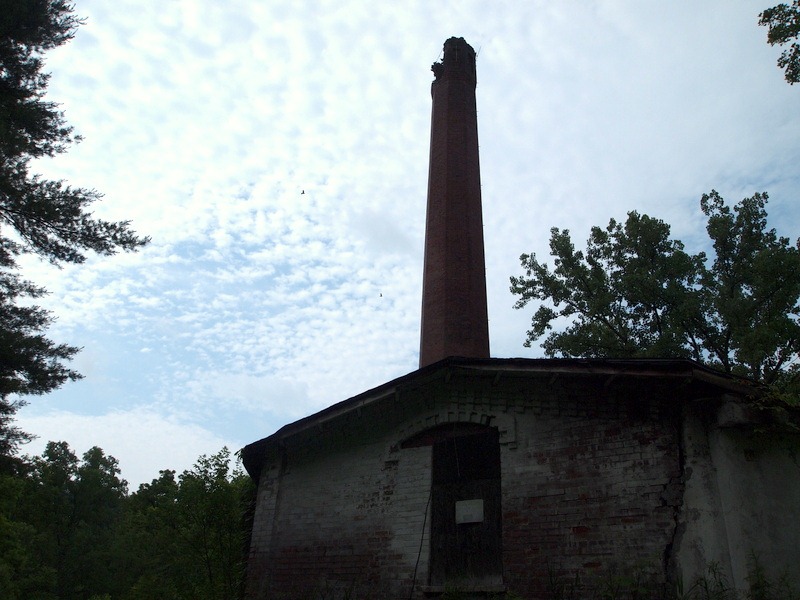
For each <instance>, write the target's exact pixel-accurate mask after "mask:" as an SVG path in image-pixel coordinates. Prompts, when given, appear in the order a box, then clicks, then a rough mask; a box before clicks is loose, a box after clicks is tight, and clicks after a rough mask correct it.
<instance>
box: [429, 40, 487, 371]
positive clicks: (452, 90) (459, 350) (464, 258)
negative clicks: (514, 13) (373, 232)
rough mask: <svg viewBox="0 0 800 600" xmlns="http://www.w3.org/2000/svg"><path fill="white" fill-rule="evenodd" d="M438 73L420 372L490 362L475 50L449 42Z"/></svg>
mask: <svg viewBox="0 0 800 600" xmlns="http://www.w3.org/2000/svg"><path fill="white" fill-rule="evenodd" d="M432 70H433V74H434V76H435V80H434V81H433V83H432V84H431V96H432V97H433V110H432V114H431V155H430V166H429V169H428V216H427V221H426V227H425V268H424V273H423V283H422V327H421V335H420V351H419V366H420V367H424V366H426V365H429V364H431V363H434V362H436V361H438V360H441V359H443V358H446V357H448V356H464V357H468V358H488V357H489V318H488V314H487V309H486V267H485V260H484V255H483V217H482V215H481V176H480V165H479V162H478V114H477V109H476V104H475V84H476V78H475V51H474V50H473V49H472V47H471V46H470V45H469V44H467V42H465V41H464V39H463V38H450V39H449V40H447V41H446V42H445V43H444V58H443V59H442V62H440V63H435V64H434V65H433V67H432Z"/></svg>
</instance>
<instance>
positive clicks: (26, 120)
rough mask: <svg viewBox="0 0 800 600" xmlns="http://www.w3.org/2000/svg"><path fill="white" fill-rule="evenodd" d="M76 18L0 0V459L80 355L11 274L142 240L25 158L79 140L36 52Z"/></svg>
mask: <svg viewBox="0 0 800 600" xmlns="http://www.w3.org/2000/svg"><path fill="white" fill-rule="evenodd" d="M81 22H82V21H81V20H80V19H79V18H78V17H77V16H76V15H75V14H74V12H73V5H72V4H70V3H69V2H66V1H64V0H26V1H24V2H20V1H19V0H0V404H1V405H2V406H0V452H3V453H4V454H7V452H8V449H9V448H10V449H13V448H14V447H16V445H17V444H18V443H19V442H20V441H24V439H25V438H26V435H25V434H24V433H22V432H20V431H18V430H16V429H15V428H13V427H12V426H10V425H9V419H10V418H11V417H10V416H11V415H13V414H14V412H15V410H16V409H17V408H18V407H19V406H20V403H21V402H24V400H20V399H17V400H16V401H13V402H12V401H11V400H10V399H9V396H12V395H14V396H15V397H20V396H25V395H29V394H43V393H45V392H48V391H51V390H53V389H55V388H57V387H59V386H60V385H62V384H63V383H64V382H65V381H68V380H71V379H72V380H74V379H77V378H78V377H80V375H79V374H78V373H77V372H75V371H74V370H72V369H70V368H69V367H68V366H67V362H68V361H69V360H70V359H71V358H72V357H73V356H74V355H75V354H76V353H77V352H78V350H79V349H78V348H76V347H74V346H70V345H67V344H59V343H56V342H53V341H52V340H50V339H48V338H47V337H46V335H45V332H46V330H47V328H48V326H49V325H50V324H51V323H52V320H53V316H52V314H51V313H50V312H48V311H47V310H45V309H44V308H42V307H40V306H37V305H36V304H35V301H36V300H37V299H39V298H41V297H42V296H43V295H44V294H45V293H46V290H45V289H44V288H43V287H41V286H39V285H36V284H34V283H33V282H31V281H27V280H25V279H24V278H22V277H21V276H20V274H19V273H18V270H19V264H18V259H19V257H20V256H21V255H24V254H32V255H35V256H38V257H40V258H41V259H43V260H46V261H49V262H50V263H52V264H53V265H56V266H58V265H63V264H67V263H77V264H80V263H82V262H84V261H85V260H86V255H87V253H90V252H93V253H97V254H101V255H110V254H114V253H116V252H117V251H119V250H123V251H135V250H137V249H138V248H140V247H141V246H143V245H144V244H146V243H147V242H148V238H146V237H139V236H137V235H136V234H135V232H133V231H132V230H131V229H130V226H129V222H127V221H120V222H111V221H105V220H103V219H98V218H96V217H94V216H93V214H92V213H91V212H90V207H91V205H92V204H93V203H94V202H96V201H97V200H99V199H100V198H101V194H100V193H98V192H97V191H96V190H93V189H87V188H81V187H72V186H70V185H68V184H67V183H65V182H64V181H53V180H48V179H46V178H44V177H42V176H40V175H38V174H36V173H34V172H32V170H31V169H32V161H34V160H35V159H37V158H41V157H53V156H55V155H57V154H60V153H62V152H65V151H66V150H67V148H68V147H69V146H70V145H71V144H72V143H75V142H77V141H79V140H80V136H78V135H75V134H74V132H73V130H72V127H70V126H69V125H68V124H67V123H66V121H65V118H64V114H63V113H62V112H61V111H60V110H59V108H58V105H57V104H55V103H54V102H52V101H49V100H47V99H46V98H45V93H46V91H47V84H48V80H49V77H50V76H49V74H48V73H45V72H43V71H42V68H43V66H44V59H43V54H44V53H45V52H46V51H48V50H52V49H53V48H56V47H58V46H61V45H62V44H65V43H66V42H68V41H69V40H71V39H72V38H73V36H74V35H75V33H76V30H77V28H78V27H79V26H80V24H81Z"/></svg>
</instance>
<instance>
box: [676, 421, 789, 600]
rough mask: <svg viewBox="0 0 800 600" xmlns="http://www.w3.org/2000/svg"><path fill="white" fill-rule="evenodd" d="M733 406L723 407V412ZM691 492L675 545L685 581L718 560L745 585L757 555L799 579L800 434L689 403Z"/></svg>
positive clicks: (780, 573)
mask: <svg viewBox="0 0 800 600" xmlns="http://www.w3.org/2000/svg"><path fill="white" fill-rule="evenodd" d="M728 408H729V407H727V406H724V407H723V408H722V410H721V411H720V412H721V413H722V414H723V415H724V413H726V412H730V411H729V410H727V409H728ZM684 438H685V448H686V469H685V481H686V495H685V501H684V506H683V510H682V511H681V517H680V520H681V530H680V531H681V533H680V536H679V544H678V547H677V550H676V560H677V564H678V565H679V571H678V572H679V575H680V576H681V577H682V578H683V580H684V583H685V584H686V585H691V583H692V582H694V581H696V580H697V578H698V577H702V576H703V575H704V574H706V573H707V569H708V566H709V565H710V564H712V563H713V564H715V565H716V566H717V567H718V568H719V569H720V572H721V574H722V575H723V576H724V577H725V579H726V580H727V581H728V582H729V584H731V585H733V586H734V587H736V588H737V589H739V590H745V589H746V588H747V587H748V574H749V573H751V572H752V571H753V568H754V566H755V562H757V563H758V564H759V565H760V567H761V568H763V569H764V572H765V574H766V576H767V577H768V578H769V579H770V580H771V581H772V582H773V583H774V582H777V581H778V580H780V579H781V578H782V577H786V578H788V579H789V580H790V581H791V582H792V583H793V584H794V585H795V586H798V584H800V575H798V568H797V565H799V564H800V435H798V434H797V433H789V432H786V431H784V432H781V431H777V430H775V429H770V428H767V429H764V428H763V427H759V426H754V425H753V424H747V423H746V422H743V421H742V420H739V421H738V422H737V421H735V420H734V421H733V422H732V421H731V420H730V419H729V418H724V416H723V418H722V419H721V418H720V416H719V414H717V415H713V416H711V417H709V415H707V414H701V413H699V412H698V411H693V410H687V414H686V419H685V424H684Z"/></svg>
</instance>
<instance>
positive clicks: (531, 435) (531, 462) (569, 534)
mask: <svg viewBox="0 0 800 600" xmlns="http://www.w3.org/2000/svg"><path fill="white" fill-rule="evenodd" d="M642 402H645V403H646V402H647V400H646V399H642ZM575 408H578V407H573V414H572V415H570V414H569V413H570V408H569V406H568V405H564V404H562V405H561V406H560V408H556V407H553V408H551V409H550V410H547V408H546V407H545V409H544V410H531V411H527V412H525V413H524V414H520V415H517V445H516V448H511V447H505V448H504V449H503V453H502V481H503V484H502V485H503V563H504V568H505V581H506V583H507V585H508V587H509V589H510V590H514V591H518V593H521V594H523V595H524V597H526V598H545V597H553V596H554V595H557V589H556V588H557V587H558V586H559V585H560V584H564V585H573V584H574V582H575V577H576V575H577V576H578V578H579V579H578V581H579V587H580V588H582V589H583V590H587V591H588V590H590V589H592V588H596V587H597V586H598V585H601V583H602V581H603V580H607V579H608V577H609V576H610V575H611V574H613V573H615V572H616V573H617V574H621V572H622V571H625V570H626V569H635V570H637V571H639V572H640V573H643V572H651V573H653V576H654V578H655V579H656V580H663V577H664V573H665V568H666V566H667V565H666V564H665V561H666V559H667V557H668V553H669V549H670V547H671V544H672V540H673V536H674V535H675V531H676V525H677V522H676V515H677V510H678V507H679V506H680V503H681V498H682V492H683V488H682V483H681V478H680V477H681V465H680V456H679V439H678V437H677V436H678V428H677V426H676V423H675V421H674V420H673V419H669V418H666V419H656V418H652V417H650V416H639V417H632V416H626V415H625V414H624V412H622V413H618V414H617V416H615V417H611V416H608V415H607V416H580V417H579V416H577V415H576V414H574V409H575Z"/></svg>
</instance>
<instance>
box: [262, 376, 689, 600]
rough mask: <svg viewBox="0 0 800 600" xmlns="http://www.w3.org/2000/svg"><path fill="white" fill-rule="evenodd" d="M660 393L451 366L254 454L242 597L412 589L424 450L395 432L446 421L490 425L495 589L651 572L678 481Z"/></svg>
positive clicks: (665, 547) (425, 549) (532, 593)
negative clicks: (496, 463) (256, 477)
mask: <svg viewBox="0 0 800 600" xmlns="http://www.w3.org/2000/svg"><path fill="white" fill-rule="evenodd" d="M650 394H651V396H652V395H653V394H654V392H653V391H652V390H651V392H650ZM673 405H674V403H670V402H669V399H668V398H667V397H664V396H658V397H647V396H643V395H642V393H640V392H637V391H635V390H633V389H618V390H614V389H601V390H597V389H596V387H595V386H593V385H586V384H582V383H572V384H564V383H559V382H557V383H556V384H552V383H547V384H535V383H534V384H531V383H530V382H529V384H528V385H524V386H521V385H519V383H518V382H517V381H515V380H513V379H508V380H505V381H502V382H500V383H499V384H498V383H496V382H493V381H491V380H485V379H479V378H469V377H465V378H460V377H454V378H453V379H452V380H449V381H445V382H441V381H440V382H435V383H434V384H429V385H426V386H422V387H420V388H419V389H415V390H410V391H408V392H406V393H405V394H404V395H403V396H402V397H401V398H399V399H397V401H395V402H393V403H392V405H391V406H392V407H393V408H392V409H391V410H387V409H386V408H385V407H384V409H383V410H382V411H381V412H380V413H379V414H373V413H370V412H369V411H368V410H364V411H363V412H362V413H361V414H360V415H358V414H357V411H354V412H353V414H351V415H349V421H348V422H345V423H343V424H341V425H340V426H338V427H328V428H325V427H321V428H318V429H317V430H315V431H313V432H308V433H307V434H306V435H305V436H299V437H298V438H297V439H295V440H292V443H290V444H287V445H286V447H285V448H284V449H283V450H282V456H279V455H275V456H272V457H268V459H267V460H266V461H265V463H264V469H263V472H262V475H261V479H260V484H259V493H258V500H257V509H256V517H255V525H254V531H253V541H252V551H251V561H250V567H249V584H248V594H249V596H250V597H251V598H297V597H302V596H303V595H305V594H320V593H323V592H324V593H331V594H332V593H333V592H334V591H338V592H339V593H340V594H350V595H351V597H358V598H366V597H380V598H409V597H410V596H411V597H423V595H422V592H421V587H422V586H424V585H426V583H427V581H428V564H429V537H430V534H431V532H430V518H429V515H428V514H427V513H428V501H429V494H430V490H431V469H430V467H431V447H430V446H418V447H403V442H404V441H405V440H408V439H410V438H413V437H414V436H415V435H418V434H420V433H421V432H424V431H426V430H431V429H432V428H434V429H435V428H436V427H441V426H442V425H443V424H448V423H473V424H478V425H484V426H489V427H496V428H497V429H498V430H499V432H500V444H501V469H502V480H501V490H502V492H501V494H502V500H501V501H502V521H503V524H502V548H503V574H502V576H503V581H504V582H505V584H506V586H507V587H508V589H510V590H514V591H517V592H518V593H523V594H524V597H531V598H536V597H546V596H547V595H548V590H547V589H546V587H547V585H548V582H549V581H551V580H552V577H553V576H556V577H569V576H571V575H572V574H574V573H575V572H580V573H581V574H582V575H581V576H582V583H583V584H584V585H587V586H589V585H591V583H592V578H593V577H601V576H603V575H605V574H606V573H608V572H609V570H610V569H613V568H614V567H615V565H631V564H640V563H646V564H647V565H648V566H649V568H654V569H655V576H656V577H661V578H663V577H664V574H665V573H666V569H667V567H668V564H667V562H668V561H667V558H668V555H669V551H670V547H671V544H672V540H673V537H674V535H675V530H676V526H677V513H678V509H679V506H680V502H681V498H682V493H683V492H682V483H681V477H680V475H681V471H680V469H681V465H680V456H679V454H680V453H679V447H680V440H679V439H678V438H679V428H678V419H677V416H676V414H675V411H674V410H672V409H671V408H670V406H673ZM415 583H416V585H415ZM412 587H414V589H415V591H414V592H413V593H412V592H411V590H412Z"/></svg>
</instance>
